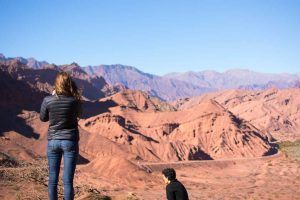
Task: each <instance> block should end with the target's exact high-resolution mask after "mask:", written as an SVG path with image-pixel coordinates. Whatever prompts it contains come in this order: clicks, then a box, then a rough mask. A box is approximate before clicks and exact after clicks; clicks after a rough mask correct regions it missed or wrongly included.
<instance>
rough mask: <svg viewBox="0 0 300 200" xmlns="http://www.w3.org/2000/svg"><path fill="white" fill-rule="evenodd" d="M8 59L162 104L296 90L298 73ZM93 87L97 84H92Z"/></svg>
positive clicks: (112, 91) (3, 58)
mask: <svg viewBox="0 0 300 200" xmlns="http://www.w3.org/2000/svg"><path fill="white" fill-rule="evenodd" d="M11 60H18V61H19V62H20V63H22V64H24V65H26V66H28V67H29V68H33V69H56V70H59V68H61V69H63V68H64V69H65V70H67V71H68V70H69V69H70V68H72V70H71V71H72V73H73V74H74V75H76V76H82V77H81V78H84V79H88V80H93V81H94V79H97V78H96V77H103V78H104V79H105V81H106V82H107V83H108V84H107V85H106V86H105V88H103V89H102V91H104V92H105V93H106V94H113V93H114V92H115V91H121V90H124V89H133V90H142V91H144V92H147V93H148V94H150V95H151V96H155V97H158V98H160V99H161V100H165V101H174V100H178V99H182V98H187V97H192V96H199V95H201V94H203V93H207V92H213V91H218V90H224V89H247V90H262V89H263V90H264V89H269V88H279V89H283V88H295V87H296V88H297V87H298V88H299V82H300V73H298V74H287V73H281V74H272V73H259V72H254V71H250V70H242V69H232V70H228V71H226V72H223V73H220V72H216V71H211V70H206V71H200V72H193V71H188V72H184V73H176V72H173V73H169V74H166V75H164V76H157V75H153V74H149V73H145V72H143V71H141V70H139V69H137V68H135V67H132V66H125V65H121V64H115V65H98V66H87V67H82V66H79V65H78V64H76V63H72V64H71V65H70V66H68V65H67V66H66V65H61V66H59V65H55V64H49V63H48V62H46V61H37V60H35V59H34V58H28V59H26V58H22V57H16V58H6V57H5V56H4V55H3V54H0V61H2V62H7V61H11ZM93 84H97V83H95V82H94V83H93ZM100 85H102V83H101V84H100Z"/></svg>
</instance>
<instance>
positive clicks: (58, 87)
mask: <svg viewBox="0 0 300 200" xmlns="http://www.w3.org/2000/svg"><path fill="white" fill-rule="evenodd" d="M54 88H55V93H56V94H57V95H64V96H72V97H74V98H75V99H76V100H77V101H78V103H79V104H78V105H79V107H78V114H79V115H81V114H82V108H81V103H82V98H81V94H80V93H81V91H79V89H78V87H77V85H76V83H75V82H74V81H73V79H72V78H71V75H70V74H68V73H67V72H59V73H58V74H57V76H56V79H55V83H54Z"/></svg>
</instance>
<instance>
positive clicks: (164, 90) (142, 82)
mask: <svg viewBox="0 0 300 200" xmlns="http://www.w3.org/2000/svg"><path fill="white" fill-rule="evenodd" d="M83 69H84V70H85V71H86V72H87V73H88V74H90V75H92V76H102V77H104V79H105V80H106V81H107V82H108V83H109V84H112V85H115V84H123V85H125V86H126V87H128V88H130V89H134V90H142V91H147V92H149V94H151V95H152V96H156V97H159V98H161V99H163V100H167V101H170V100H175V99H177V98H183V97H188V96H195V95H197V94H198V95H200V94H203V93H206V92H210V91H215V90H216V89H215V88H212V87H210V86H209V85H208V84H194V83H192V82H187V81H182V80H179V79H175V78H172V77H161V76H156V75H153V74H148V73H144V72H142V71H140V70H138V69H137V68H135V67H131V66H124V65H99V66H88V67H84V68H83Z"/></svg>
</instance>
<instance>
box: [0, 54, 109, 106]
mask: <svg viewBox="0 0 300 200" xmlns="http://www.w3.org/2000/svg"><path fill="white" fill-rule="evenodd" d="M47 66H48V67H49V68H38V69H36V68H31V67H28V66H27V65H26V64H24V62H21V61H20V59H19V58H16V59H8V60H6V61H0V72H1V74H0V75H1V76H0V78H1V81H4V80H9V79H8V78H9V77H10V79H11V80H10V83H8V82H7V83H5V84H6V85H7V86H9V87H11V88H12V87H13V86H12V85H20V84H22V85H24V86H22V87H25V86H26V87H28V88H32V89H34V90H39V91H42V92H45V94H46V93H51V92H52V90H53V87H54V81H55V77H56V75H57V74H58V73H59V72H60V71H68V72H69V73H70V74H71V75H72V77H73V78H74V80H75V82H76V83H77V84H78V87H79V88H80V89H81V90H82V92H83V93H82V95H83V96H84V98H86V99H91V100H95V99H99V98H101V97H104V96H105V93H104V92H103V91H102V89H104V90H106V87H108V85H107V83H106V82H105V80H104V79H103V78H102V77H98V76H95V77H91V76H89V75H88V74H87V73H86V72H85V71H83V70H82V69H81V68H80V67H79V66H78V65H77V64H76V63H72V64H70V65H62V66H55V65H47ZM5 77H6V78H5ZM3 84H4V83H3ZM4 90H5V92H6V93H7V92H9V91H10V90H7V89H4ZM20 98H22V95H21V96H20Z"/></svg>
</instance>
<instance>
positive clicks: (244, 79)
mask: <svg viewBox="0 0 300 200" xmlns="http://www.w3.org/2000/svg"><path fill="white" fill-rule="evenodd" d="M163 77H168V78H173V79H177V80H181V81H185V82H188V83H193V84H196V85H205V84H206V86H208V87H212V88H217V89H238V88H240V89H266V88H271V87H277V88H287V87H293V86H294V85H295V82H296V81H298V80H300V75H299V74H287V73H282V74H271V73H258V72H254V71H250V70H242V69H233V70H228V71H226V72H224V73H220V72H215V71H201V72H185V73H170V74H166V75H164V76H163Z"/></svg>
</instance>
